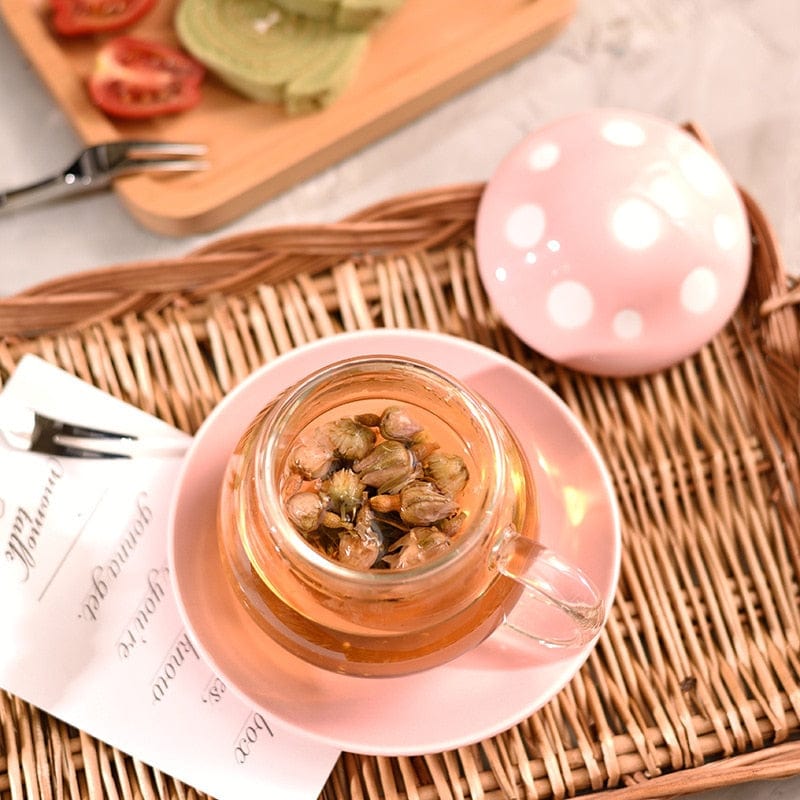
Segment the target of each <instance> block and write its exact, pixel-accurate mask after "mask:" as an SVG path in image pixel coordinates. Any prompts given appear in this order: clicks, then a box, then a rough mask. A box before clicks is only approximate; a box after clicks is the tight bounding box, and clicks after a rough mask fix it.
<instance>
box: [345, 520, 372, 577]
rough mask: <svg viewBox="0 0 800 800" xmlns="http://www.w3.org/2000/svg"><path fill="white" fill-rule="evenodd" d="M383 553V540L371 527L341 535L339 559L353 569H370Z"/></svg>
mask: <svg viewBox="0 0 800 800" xmlns="http://www.w3.org/2000/svg"><path fill="white" fill-rule="evenodd" d="M380 554H381V540H380V538H379V537H378V536H377V535H375V534H374V533H373V532H372V531H370V530H369V529H367V530H365V531H349V532H348V533H344V534H342V536H340V537H339V553H338V561H340V562H341V563H342V564H344V565H345V566H348V567H351V568H352V569H358V570H368V569H369V568H370V567H371V566H372V565H373V564H374V563H375V562H376V561H377V560H378V557H379V556H380Z"/></svg>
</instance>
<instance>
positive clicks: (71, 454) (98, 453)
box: [39, 442, 130, 458]
mask: <svg viewBox="0 0 800 800" xmlns="http://www.w3.org/2000/svg"><path fill="white" fill-rule="evenodd" d="M39 452H45V451H42V450H40V451H39ZM47 452H48V453H49V454H50V455H54V456H63V457H64V458H130V455H128V454H127V453H107V452H106V451H104V450H88V449H86V448H85V447H75V446H74V445H71V444H58V443H57V442H53V443H52V445H51V447H50V448H49V450H47Z"/></svg>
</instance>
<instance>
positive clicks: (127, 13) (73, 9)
mask: <svg viewBox="0 0 800 800" xmlns="http://www.w3.org/2000/svg"><path fill="white" fill-rule="evenodd" d="M155 3H156V0H50V8H51V10H52V12H53V27H54V28H55V29H56V31H57V32H58V33H60V34H62V36H81V35H84V34H90V33H108V32H110V31H118V30H122V28H126V27H128V25H133V23H134V22H136V21H137V20H139V19H141V18H142V17H143V16H144V15H145V14H146V13H147V12H148V11H150V9H151V8H152V7H153V6H154V5H155Z"/></svg>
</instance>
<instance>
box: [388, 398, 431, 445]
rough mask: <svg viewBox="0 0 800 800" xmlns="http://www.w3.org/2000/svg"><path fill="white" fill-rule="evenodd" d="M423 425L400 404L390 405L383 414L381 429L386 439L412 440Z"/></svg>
mask: <svg viewBox="0 0 800 800" xmlns="http://www.w3.org/2000/svg"><path fill="white" fill-rule="evenodd" d="M421 430H422V426H421V425H420V424H419V423H418V422H417V421H416V420H414V419H413V418H412V417H411V416H410V415H409V413H408V412H407V411H406V410H405V409H403V408H401V407H400V406H389V407H388V408H386V409H384V412H383V414H381V422H380V431H381V436H383V438H384V439H394V440H395V441H398V442H410V441H411V440H412V439H413V438H414V436H415V435H416V434H418V433H419V432H420V431H421Z"/></svg>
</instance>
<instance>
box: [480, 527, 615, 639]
mask: <svg viewBox="0 0 800 800" xmlns="http://www.w3.org/2000/svg"><path fill="white" fill-rule="evenodd" d="M491 566H492V567H494V569H496V570H497V571H498V572H499V573H500V574H501V575H505V576H506V577H507V578H511V579H512V580H513V581H516V582H517V583H519V584H522V586H523V592H522V595H521V596H520V598H519V600H518V601H517V603H516V604H515V606H514V607H513V609H511V611H509V613H508V614H507V615H506V618H505V620H504V624H505V625H507V626H508V627H510V628H511V629H513V630H515V631H517V632H518V633H521V634H523V635H524V636H527V637H529V638H530V639H534V640H535V641H537V642H540V643H541V644H544V645H547V646H549V647H574V646H578V645H582V644H585V643H586V642H588V641H590V640H591V639H592V638H594V636H595V635H596V634H597V633H598V632H599V630H600V628H601V626H602V624H603V619H604V618H605V606H604V603H603V599H602V598H601V597H600V593H599V592H598V591H597V589H596V588H595V586H594V584H593V583H592V582H591V580H589V578H588V577H587V576H586V575H585V574H584V573H583V572H582V571H581V570H579V569H578V568H577V567H574V566H572V565H571V564H568V563H567V562H566V561H564V559H563V558H561V556H559V555H558V554H557V553H556V552H554V551H553V550H551V549H550V548H548V547H545V546H544V545H542V544H540V543H539V542H537V541H536V540H535V539H529V538H528V537H527V536H521V535H520V534H519V533H517V531H516V530H514V528H513V527H511V526H509V527H507V528H506V529H505V530H504V531H503V532H502V534H501V535H500V537H499V538H498V541H497V543H496V544H495V546H494V548H493V550H492V562H491ZM543 606H544V607H548V608H549V609H550V610H551V611H552V612H553V614H552V615H550V619H549V625H550V628H551V629H545V628H546V627H547V623H548V619H547V617H548V615H543V614H542V610H543ZM537 627H538V628H539V630H538V631H537Z"/></svg>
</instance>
